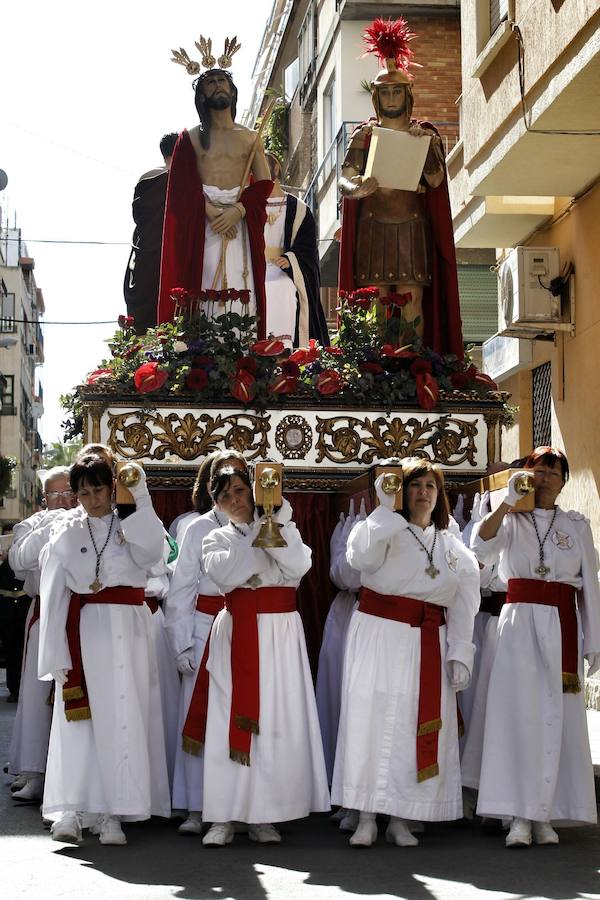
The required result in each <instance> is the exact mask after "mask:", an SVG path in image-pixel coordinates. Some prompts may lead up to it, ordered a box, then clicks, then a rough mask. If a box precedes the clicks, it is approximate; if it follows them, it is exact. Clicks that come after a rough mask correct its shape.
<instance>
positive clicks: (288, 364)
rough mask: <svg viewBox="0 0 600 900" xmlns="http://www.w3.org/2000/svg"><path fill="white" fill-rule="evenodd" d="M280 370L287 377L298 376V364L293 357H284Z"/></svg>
mask: <svg viewBox="0 0 600 900" xmlns="http://www.w3.org/2000/svg"><path fill="white" fill-rule="evenodd" d="M281 371H282V372H283V374H284V375H287V377H288V378H298V377H299V375H300V366H299V365H298V364H297V363H296V362H294V360H293V359H286V360H284V361H283V362H282V363H281Z"/></svg>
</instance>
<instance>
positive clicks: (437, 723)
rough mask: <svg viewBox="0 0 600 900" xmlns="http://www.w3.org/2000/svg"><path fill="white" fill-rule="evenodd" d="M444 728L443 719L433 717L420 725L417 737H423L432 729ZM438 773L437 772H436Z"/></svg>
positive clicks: (439, 729)
mask: <svg viewBox="0 0 600 900" xmlns="http://www.w3.org/2000/svg"><path fill="white" fill-rule="evenodd" d="M441 730H442V720H441V719H431V721H429V722H423V724H422V725H419V730H418V731H417V737H423V735H424V734H431V732H432V731H441ZM436 774H437V772H436Z"/></svg>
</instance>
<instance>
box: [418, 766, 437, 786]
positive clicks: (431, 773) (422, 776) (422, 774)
mask: <svg viewBox="0 0 600 900" xmlns="http://www.w3.org/2000/svg"><path fill="white" fill-rule="evenodd" d="M439 774H440V767H439V765H438V763H434V764H433V765H432V766H427V768H426V769H419V771H418V772H417V781H418V782H419V784H420V783H421V782H422V781H427V779H428V778H435V776H436V775H439Z"/></svg>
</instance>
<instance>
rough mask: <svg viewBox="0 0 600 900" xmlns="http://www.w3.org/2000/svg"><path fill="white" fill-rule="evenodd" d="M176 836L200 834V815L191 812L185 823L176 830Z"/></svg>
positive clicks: (199, 813)
mask: <svg viewBox="0 0 600 900" xmlns="http://www.w3.org/2000/svg"><path fill="white" fill-rule="evenodd" d="M177 834H183V835H198V834H202V813H201V812H191V813H190V814H189V815H188V817H187V819H186V820H185V822H182V823H181V825H180V826H179V828H178V829H177Z"/></svg>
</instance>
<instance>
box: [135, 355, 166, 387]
mask: <svg viewBox="0 0 600 900" xmlns="http://www.w3.org/2000/svg"><path fill="white" fill-rule="evenodd" d="M168 377H169V373H168V372H165V371H164V370H163V369H159V368H158V363H157V362H147V363H144V365H143V366H140V367H139V369H136V370H135V374H134V376H133V383H134V385H135V387H136V390H137V391H138V392H139V393H140V394H149V393H150V392H151V391H158V390H160V388H161V387H162V386H163V384H164V383H165V381H166V380H167V378H168Z"/></svg>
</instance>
